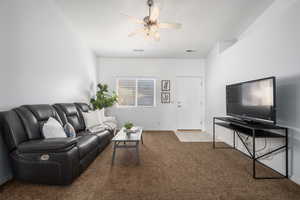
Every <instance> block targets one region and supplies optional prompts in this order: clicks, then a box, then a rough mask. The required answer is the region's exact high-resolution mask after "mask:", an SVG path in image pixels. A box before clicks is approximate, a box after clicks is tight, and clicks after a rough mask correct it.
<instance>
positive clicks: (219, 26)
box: [55, 0, 273, 58]
mask: <svg viewBox="0 0 300 200" xmlns="http://www.w3.org/2000/svg"><path fill="white" fill-rule="evenodd" d="M55 1H56V2H57V3H58V5H59V7H61V8H62V10H63V13H64V14H65V15H66V17H67V18H69V19H70V21H71V23H72V25H73V27H74V29H75V30H76V31H78V33H79V35H80V36H81V37H82V39H83V40H84V41H86V42H87V44H88V46H89V47H90V48H91V49H92V50H93V51H94V52H95V53H96V54H97V55H99V56H103V57H151V58H156V57H159V58H203V57H205V56H206V55H207V54H208V52H209V51H210V49H211V48H212V47H213V46H214V45H215V44H216V43H217V42H218V41H223V40H232V39H234V38H236V37H237V36H238V35H239V34H240V33H241V32H243V31H244V30H245V29H246V28H247V27H248V26H249V25H250V24H251V23H252V22H253V21H254V20H255V19H256V18H257V17H258V16H259V15H260V14H261V13H262V12H263V11H264V10H265V9H266V8H267V7H268V6H269V5H270V4H271V3H272V2H273V0H156V1H155V0H154V2H157V3H159V7H160V8H161V15H160V21H161V22H179V23H181V24H182V25H183V26H182V29H180V30H168V29H164V30H161V31H160V32H161V40H160V41H159V42H157V41H151V40H146V39H144V38H143V37H141V36H135V37H128V34H129V33H130V32H132V31H134V30H135V29H137V28H138V27H139V26H141V25H137V24H133V23H132V22H130V21H129V20H128V19H126V18H124V16H122V15H121V14H120V13H126V14H128V15H131V16H136V17H138V18H141V19H142V18H143V17H144V16H146V14H147V12H148V10H147V6H146V0H55ZM133 49H144V50H145V51H144V52H133ZM186 49H195V50H197V52H194V53H186V52H185V50H186Z"/></svg>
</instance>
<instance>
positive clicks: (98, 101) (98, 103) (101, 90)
mask: <svg viewBox="0 0 300 200" xmlns="http://www.w3.org/2000/svg"><path fill="white" fill-rule="evenodd" d="M90 102H91V104H92V106H93V109H94V110H97V109H99V110H101V109H102V108H107V107H111V106H113V105H114V104H115V103H117V102H118V96H117V95H116V93H115V92H114V91H113V92H109V91H108V86H107V85H106V84H101V83H99V84H98V85H97V93H96V97H95V98H92V99H91V100H90Z"/></svg>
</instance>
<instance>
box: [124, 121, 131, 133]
mask: <svg viewBox="0 0 300 200" xmlns="http://www.w3.org/2000/svg"><path fill="white" fill-rule="evenodd" d="M132 127H133V123H131V122H126V123H125V124H124V128H125V130H124V131H125V132H126V133H127V135H129V134H130V133H131V132H132V130H131V129H132Z"/></svg>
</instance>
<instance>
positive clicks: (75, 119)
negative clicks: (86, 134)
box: [53, 103, 85, 132]
mask: <svg viewBox="0 0 300 200" xmlns="http://www.w3.org/2000/svg"><path fill="white" fill-rule="evenodd" d="M53 107H54V108H55V109H56V111H57V113H58V115H59V116H60V118H61V120H62V123H63V124H66V123H70V124H71V125H72V126H73V127H74V129H75V131H76V132H80V131H83V130H85V125H84V122H83V121H82V119H81V118H80V116H79V113H78V111H77V108H76V106H75V104H73V103H57V104H54V105H53Z"/></svg>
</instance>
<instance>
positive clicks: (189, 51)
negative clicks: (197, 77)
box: [185, 49, 197, 53]
mask: <svg viewBox="0 0 300 200" xmlns="http://www.w3.org/2000/svg"><path fill="white" fill-rule="evenodd" d="M196 51H197V50H194V49H187V50H185V52H187V53H194V52H196Z"/></svg>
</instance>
